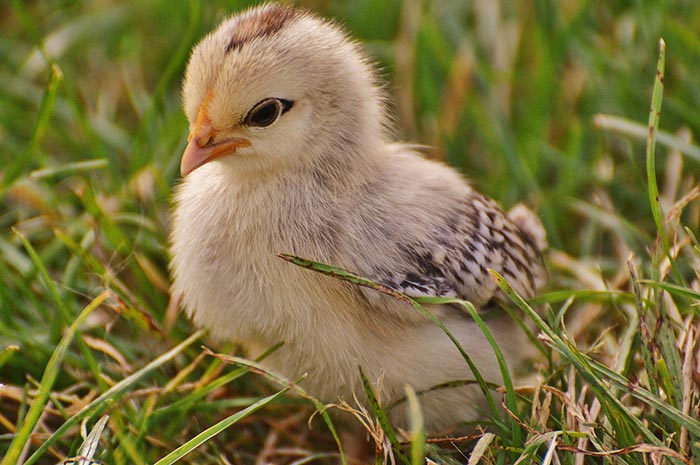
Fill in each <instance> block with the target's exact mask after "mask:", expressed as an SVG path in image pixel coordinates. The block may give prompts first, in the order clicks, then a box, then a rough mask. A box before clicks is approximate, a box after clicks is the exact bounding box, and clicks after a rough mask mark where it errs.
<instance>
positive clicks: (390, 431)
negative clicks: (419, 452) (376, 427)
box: [360, 367, 410, 465]
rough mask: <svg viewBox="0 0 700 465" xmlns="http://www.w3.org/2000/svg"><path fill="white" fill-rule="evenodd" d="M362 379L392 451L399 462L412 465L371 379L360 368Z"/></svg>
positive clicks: (373, 411)
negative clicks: (402, 449)
mask: <svg viewBox="0 0 700 465" xmlns="http://www.w3.org/2000/svg"><path fill="white" fill-rule="evenodd" d="M360 378H362V387H363V388H364V390H365V394H367V400H368V402H369V407H370V409H371V410H372V413H374V416H375V417H376V418H377V421H378V422H379V424H380V425H381V427H382V430H383V431H384V434H386V437H387V439H389V443H390V444H391V447H392V449H394V452H395V453H396V455H398V456H399V460H401V462H402V463H404V464H405V465H410V464H409V462H408V458H406V456H405V455H404V453H403V452H401V445H400V444H399V438H398V437H397V436H396V432H395V431H394V428H392V426H391V423H390V422H389V417H387V416H386V412H384V409H383V408H382V406H381V405H380V404H379V399H377V395H376V394H375V392H374V389H372V383H370V381H369V379H367V376H365V373H364V372H363V371H362V367H360Z"/></svg>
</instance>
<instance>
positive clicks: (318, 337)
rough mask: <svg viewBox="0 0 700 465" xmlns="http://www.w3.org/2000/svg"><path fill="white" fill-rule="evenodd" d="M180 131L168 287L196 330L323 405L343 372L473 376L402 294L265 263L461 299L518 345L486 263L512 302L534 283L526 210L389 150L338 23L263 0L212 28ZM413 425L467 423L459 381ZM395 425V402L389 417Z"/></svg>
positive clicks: (346, 390)
mask: <svg viewBox="0 0 700 465" xmlns="http://www.w3.org/2000/svg"><path fill="white" fill-rule="evenodd" d="M183 100H184V109H185V112H186V114H187V118H188V120H189V123H190V134H189V138H188V144H187V147H186V149H185V151H184V154H183V156H182V161H181V172H182V175H183V180H182V183H181V184H180V185H179V186H178V188H177V190H176V194H175V209H174V213H173V218H172V233H171V249H170V252H171V257H172V260H171V272H172V276H173V286H172V290H173V292H174V293H176V294H181V295H182V301H183V305H184V308H185V309H186V311H187V313H188V315H189V316H190V317H191V318H192V320H193V321H194V323H195V324H196V325H198V326H203V327H205V328H208V329H209V331H210V334H211V335H212V336H213V337H215V338H217V339H219V340H222V341H238V342H240V343H241V344H243V345H244V347H246V348H247V350H248V353H249V355H250V356H256V355H257V354H259V353H261V352H262V351H264V350H265V349H267V348H269V347H270V346H272V345H274V344H276V343H279V342H284V346H283V347H282V348H281V349H279V350H278V351H277V352H276V353H275V354H274V355H272V356H271V357H269V358H267V359H266V360H265V361H264V363H265V364H267V366H269V367H270V368H272V369H275V370H277V371H279V372H281V373H283V374H284V375H286V376H288V377H289V378H290V379H297V378H298V377H299V376H300V375H302V374H305V373H306V374H308V376H307V378H306V379H305V380H304V381H303V386H304V387H305V389H307V390H308V391H309V392H310V393H311V394H312V395H314V396H317V397H318V398H320V399H322V400H324V401H328V402H334V401H337V400H338V399H345V400H347V401H352V399H353V394H356V395H358V397H359V398H362V392H363V389H362V387H361V380H360V376H359V370H358V367H362V369H363V371H364V373H365V374H366V375H367V377H368V378H369V379H370V380H373V381H376V380H378V379H380V378H382V379H383V381H382V391H381V394H382V398H383V401H384V403H385V404H386V405H388V404H390V403H392V402H394V401H396V400H398V399H400V398H402V397H403V396H404V395H405V390H404V386H405V385H410V386H412V387H413V388H414V389H415V390H417V391H421V390H426V389H429V388H431V387H433V386H435V385H438V384H441V383H445V382H447V381H452V380H458V379H473V374H472V373H471V372H470V370H469V369H468V367H467V365H466V363H465V362H464V360H463V359H462V357H461V356H460V354H459V353H458V351H457V349H456V348H455V346H454V344H453V343H452V342H451V341H450V340H449V339H448V338H447V336H445V334H444V333H443V332H442V330H440V329H439V328H438V327H437V326H436V325H435V324H433V323H431V322H430V321H428V320H427V319H426V318H425V317H424V316H422V315H421V314H419V313H418V312H417V311H416V310H414V309H413V308H411V307H410V306H408V305H407V304H406V303H404V302H401V301H399V300H396V299H393V298H390V297H388V296H385V295H383V294H379V293H376V292H374V291H368V290H365V289H362V288H358V287H355V286H352V285H350V284H348V283H345V282H341V281H338V280H335V279H333V278H330V277H327V276H323V275H320V274H317V273H314V272H311V271H308V270H304V269H302V268H299V267H296V266H294V265H291V264H289V263H287V262H284V261H282V260H280V259H279V258H278V257H277V254H278V253H290V254H294V255H298V256H302V257H305V258H308V259H311V260H315V261H320V262H324V263H329V264H333V265H336V266H338V267H341V268H344V269H347V270H350V271H353V272H355V273H357V274H358V275H361V276H364V277H367V278H370V279H372V280H374V281H376V282H378V283H381V284H383V285H386V286H388V287H390V288H392V289H395V290H397V291H400V292H404V293H406V294H408V295H410V296H446V297H459V298H462V299H466V300H469V301H471V302H472V303H473V304H474V305H475V306H476V307H477V308H479V309H482V311H484V312H485V313H487V314H488V315H487V317H488V318H487V319H488V324H489V327H490V329H491V331H492V332H493V334H494V336H495V337H496V339H497V341H498V342H499V344H500V346H501V348H502V349H503V351H504V352H505V354H506V357H507V358H508V359H509V360H510V361H511V363H517V361H518V359H519V358H520V356H521V354H522V353H523V344H524V342H523V341H524V338H523V337H522V336H521V335H520V332H519V331H518V329H517V328H516V326H515V325H514V324H513V323H512V321H511V320H510V319H509V318H508V317H506V316H504V315H503V312H501V311H500V310H499V309H498V302H499V301H504V300H505V297H504V296H503V295H502V294H501V293H500V291H499V290H498V288H497V286H496V284H495V283H494V282H493V280H492V279H491V278H490V276H489V274H488V272H487V269H489V268H492V269H495V270H497V271H499V272H500V273H501V274H503V275H504V276H505V277H506V279H508V280H509V281H510V282H511V284H512V285H513V286H514V287H515V289H516V290H517V291H518V292H519V293H520V294H521V295H523V296H525V297H531V296H533V295H534V294H535V293H536V292H537V291H538V289H540V288H541V287H542V285H543V284H544V282H545V278H546V273H545V269H544V266H543V263H542V259H541V251H542V250H543V249H544V248H545V246H546V240H545V235H544V231H543V229H542V226H541V224H540V223H539V220H538V219H537V218H536V217H535V216H534V214H532V213H531V212H530V211H529V210H527V209H526V208H525V207H522V206H519V207H517V208H516V209H515V210H514V211H512V214H506V213H504V212H503V210H501V208H500V207H499V206H498V205H497V204H496V203H495V202H494V201H493V200H491V199H489V198H487V197H485V196H484V195H482V194H480V193H478V192H477V191H476V190H474V189H473V188H472V187H471V186H470V185H469V184H468V183H467V182H466V181H465V180H464V179H463V178H462V177H461V176H460V175H459V174H458V173H457V172H456V171H455V170H453V169H451V168H449V167H447V166H445V165H444V164H442V163H438V162H435V161H430V160H427V159H424V158H422V157H421V156H420V155H419V154H418V153H416V152H415V151H414V150H413V149H412V148H411V146H409V145H405V144H400V143H395V142H393V141H392V138H391V131H390V128H389V124H388V121H389V120H388V117H387V110H386V107H387V105H386V101H385V96H384V95H383V93H382V90H381V84H380V83H379V82H378V79H377V77H376V74H375V70H374V68H373V66H372V64H371V62H370V60H368V58H367V57H366V55H365V54H364V52H363V51H362V50H361V49H360V47H359V45H358V44H357V43H355V42H353V41H352V40H350V39H349V38H348V36H347V35H346V33H345V32H344V31H343V30H342V29H341V28H340V27H339V26H338V25H336V24H334V23H332V22H329V21H326V20H324V19H321V18H319V17H317V16H315V15H314V14H312V13H309V12H306V11H304V10H300V9H296V8H291V7H286V6H279V5H275V4H267V5H264V6H260V7H256V8H252V9H250V10H247V11H245V12H242V13H240V14H237V15H235V16H233V17H231V18H229V19H227V20H226V21H224V22H223V23H222V24H221V25H220V26H219V27H218V29H216V30H215V31H213V32H212V33H210V34H209V35H207V36H206V37H205V38H204V39H202V41H201V42H200V43H199V44H198V45H197V46H196V47H195V48H194V50H193V52H192V56H191V58H190V61H189V64H188V66H187V71H186V74H185V79H184V85H183ZM431 310H432V311H433V312H434V313H435V314H436V315H437V316H438V317H439V318H440V319H441V320H442V321H443V322H444V324H445V325H446V326H447V327H448V328H450V330H451V331H452V332H453V333H454V334H455V336H456V337H457V338H458V339H459V341H460V342H461V344H462V346H463V347H464V348H465V349H466V350H467V351H468V352H469V355H470V356H471V358H472V359H473V360H474V361H475V363H476V364H477V366H478V367H479V368H480V371H481V373H482V374H483V375H484V377H485V378H486V379H487V380H489V381H494V382H500V381H501V377H500V372H499V370H498V368H497V364H496V361H495V357H494V355H493V351H492V349H491V347H490V345H489V344H488V343H487V341H486V340H485V338H484V336H483V334H482V332H481V331H480V330H479V329H478V328H477V326H476V325H475V324H474V323H473V322H472V321H471V319H470V318H469V316H468V315H466V314H465V313H464V312H462V311H460V310H459V309H458V308H455V307H450V306H435V307H432V308H431ZM420 399H421V404H422V409H423V414H424V417H425V422H426V428H427V430H428V431H429V432H432V433H438V432H444V431H447V430H449V429H451V428H453V427H454V426H455V425H458V424H459V423H460V422H462V421H465V420H474V419H475V418H476V417H477V416H478V415H479V412H480V409H481V407H482V405H483V394H482V393H481V392H480V391H479V390H478V388H475V387H474V386H468V387H464V386H463V387H459V388H452V389H440V390H436V391H434V392H431V393H429V394H426V395H423V396H421V398H420ZM390 415H391V418H392V421H394V422H395V423H396V424H397V425H398V426H405V424H406V420H407V419H406V413H405V407H397V408H394V409H391V411H390Z"/></svg>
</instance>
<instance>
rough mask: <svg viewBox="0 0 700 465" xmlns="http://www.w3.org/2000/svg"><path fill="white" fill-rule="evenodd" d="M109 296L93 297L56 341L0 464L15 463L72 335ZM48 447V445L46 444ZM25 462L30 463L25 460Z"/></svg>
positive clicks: (42, 405)
mask: <svg viewBox="0 0 700 465" xmlns="http://www.w3.org/2000/svg"><path fill="white" fill-rule="evenodd" d="M108 296H109V291H104V292H102V293H101V294H100V295H98V296H97V297H95V299H93V301H92V302H90V304H89V305H88V306H87V307H85V309H84V310H83V311H82V312H81V313H80V315H78V318H76V319H75V321H73V324H71V325H70V327H69V328H68V331H66V333H65V334H64V335H63V338H62V339H61V342H59V343H58V346H57V347H56V350H54V352H53V354H51V358H50V359H49V361H48V363H47V364H46V369H45V370H44V375H43V376H42V377H41V383H40V384H39V392H38V393H37V395H36V397H34V399H33V401H32V406H31V407H30V408H29V411H28V412H27V416H26V417H25V418H24V421H23V422H22V425H21V426H20V427H19V430H18V431H17V434H16V435H15V437H14V439H13V440H12V443H10V447H9V448H8V449H7V453H6V454H5V458H4V459H3V460H2V462H0V465H15V464H16V463H17V461H18V460H19V457H20V454H21V453H22V450H23V449H24V448H25V446H26V444H27V442H28V441H30V440H31V439H30V436H31V434H32V431H33V430H34V427H35V426H36V424H37V422H38V421H39V417H40V416H41V414H42V412H43V411H44V408H45V407H46V404H47V402H48V400H49V395H50V394H51V389H52V388H53V385H54V383H55V382H56V378H57V377H58V373H59V370H60V367H61V363H62V362H63V359H64V358H65V356H66V353H68V348H69V347H70V344H71V342H73V337H74V336H75V334H76V332H77V331H78V328H79V327H80V325H81V324H82V323H83V321H85V319H86V318H87V317H88V315H90V313H92V312H93V310H95V309H96V308H97V307H99V306H100V305H102V302H104V301H105V299H106V298H107V297H108ZM46 447H47V448H48V446H46ZM26 463H30V462H29V461H27V462H26Z"/></svg>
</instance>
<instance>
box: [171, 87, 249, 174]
mask: <svg viewBox="0 0 700 465" xmlns="http://www.w3.org/2000/svg"><path fill="white" fill-rule="evenodd" d="M213 97H214V92H213V91H212V90H210V91H209V92H207V94H206V95H205V96H204V99H203V100H202V105H201V106H200V107H199V112H198V113H197V119H196V120H195V123H194V128H192V131H190V134H189V135H188V136H187V147H185V151H184V152H183V154H182V158H181V160H180V173H181V174H182V176H187V175H188V174H190V173H191V172H192V171H194V170H196V169H197V168H199V167H200V166H202V165H205V164H207V163H209V162H210V161H212V160H216V159H217V158H221V157H223V156H225V155H230V154H232V153H234V152H235V151H236V149H238V148H239V147H248V146H250V141H249V140H248V139H245V138H242V137H229V138H226V139H224V140H220V141H218V142H215V141H216V136H217V135H218V133H219V132H218V131H217V130H216V128H214V126H213V125H212V122H211V119H210V118H209V114H208V111H209V103H210V102H211V99H212V98H213Z"/></svg>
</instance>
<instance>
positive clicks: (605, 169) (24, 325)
mask: <svg viewBox="0 0 700 465" xmlns="http://www.w3.org/2000/svg"><path fill="white" fill-rule="evenodd" d="M513 3H514V2H513ZM245 4H247V2H242V1H222V2H217V3H216V4H214V3H213V2H203V3H201V4H200V3H199V2H196V1H188V2H185V1H182V2H176V3H173V2H166V1H163V0H152V1H150V2H136V1H125V2H111V1H102V2H82V1H74V0H61V1H56V2H49V1H35V2H22V1H20V0H12V1H10V2H9V3H8V2H5V3H2V4H0V26H1V28H0V30H2V35H1V36H0V60H1V62H2V66H0V82H2V85H1V86H0V146H1V147H2V151H1V152H0V154H1V155H0V156H2V159H1V161H2V165H0V166H2V168H0V204H1V207H0V228H1V229H0V264H1V265H0V457H2V461H1V462H0V463H2V465H7V464H15V463H42V464H43V463H56V462H61V461H63V460H68V459H69V458H71V457H73V458H75V457H77V456H79V455H88V456H89V457H94V458H97V459H99V460H101V461H102V462H104V463H110V464H126V463H129V464H131V463H133V464H148V463H156V462H158V461H159V460H160V462H158V463H172V462H173V461H174V460H175V458H174V457H176V456H177V457H180V456H181V457H182V459H181V461H186V462H188V463H221V462H224V463H264V462H274V463H313V462H320V463H330V462H335V461H337V459H338V442H337V439H336V436H335V427H334V425H333V421H334V420H333V417H332V416H328V415H325V417H324V416H323V415H316V416H314V419H313V420H312V421H311V426H312V428H308V427H307V426H306V423H307V420H308V419H309V417H310V416H311V414H312V413H313V412H314V410H315V409H316V408H317V407H319V404H318V403H317V402H314V400H313V399H308V396H306V398H305V397H304V392H303V391H301V390H300V389H301V388H300V387H299V386H297V385H296V384H295V383H293V382H296V381H297V380H284V379H280V377H279V376H277V375H276V374H274V373H270V372H268V371H266V370H264V369H262V368H261V367H260V366H259V365H257V364H256V363H252V362H248V361H245V360H243V359H240V358H237V357H227V356H214V355H211V354H210V353H209V352H206V351H203V350H202V348H201V346H202V345H210V344H209V343H208V342H207V339H206V336H204V335H203V334H202V333H198V332H197V333H195V332H194V330H193V329H192V328H191V327H190V325H189V323H188V322H187V321H186V320H185V319H184V318H183V316H182V315H180V314H179V313H178V311H177V302H174V301H172V299H171V298H170V296H169V294H168V274H167V231H168V211H169V205H170V204H169V198H170V194H171V191H172V187H173V186H174V185H175V184H176V182H177V177H178V164H179V155H180V153H181V152H182V149H183V148H184V142H185V137H186V133H187V126H186V122H185V119H184V116H183V115H182V112H181V110H180V107H179V83H180V79H181V76H182V72H183V68H184V66H185V63H186V60H187V58H188V53H189V50H190V49H191V47H192V45H193V43H194V42H195V41H196V40H197V39H198V38H200V37H201V36H202V35H203V34H204V33H206V31H208V30H210V29H211V28H212V27H213V26H214V25H215V24H216V23H217V22H218V21H220V20H221V19H222V18H223V17H224V16H225V15H227V14H229V13H231V12H234V11H237V10H239V9H240V8H242V7H243V6H244V5H245ZM304 4H305V5H307V6H308V7H310V8H313V9H315V10H318V11H319V12H321V13H323V14H325V15H328V16H332V17H335V18H337V19H338V21H339V22H341V23H343V24H346V25H347V26H348V28H349V29H350V31H351V32H352V33H353V34H354V35H355V36H356V37H358V38H359V39H360V40H362V41H363V42H364V43H365V45H366V47H367V48H368V50H369V51H370V52H371V53H372V55H373V56H374V57H375V59H376V60H377V62H378V64H379V65H380V67H381V69H382V73H383V74H384V75H385V77H386V78H387V80H389V81H390V82H391V83H392V85H391V86H390V87H389V89H390V91H391V93H392V97H393V100H394V102H395V105H394V108H393V112H394V114H395V115H396V118H397V120H398V122H399V123H400V125H401V128H402V138H404V139H409V140H415V141H420V142H424V143H429V144H431V145H432V146H433V147H434V150H433V151H432V153H431V156H433V157H436V158H441V159H443V160H445V161H447V162H449V163H450V164H452V165H454V166H456V167H458V168H460V169H462V170H463V172H464V173H465V174H466V175H467V176H468V177H469V178H471V179H472V180H473V181H474V183H475V184H476V185H477V186H478V188H479V189H480V190H482V191H484V192H485V193H487V194H489V195H491V196H493V197H494V198H496V199H498V200H499V201H500V202H501V203H502V204H503V205H504V206H506V207H510V206H511V205H513V204H515V203H517V202H519V201H526V202H527V203H529V204H530V205H532V206H533V207H535V208H537V209H538V211H539V212H540V214H541V216H542V218H543V221H544V222H545V225H546V228H547V232H548V235H549V240H550V244H551V246H552V247H551V250H550V251H549V252H548V255H547V261H548V266H549V270H550V277H551V286H550V292H548V293H546V294H545V295H543V296H541V297H539V298H538V299H536V301H534V302H531V303H530V304H535V303H536V304H538V306H539V307H540V308H541V309H542V311H540V312H539V313H536V312H534V311H532V309H531V307H530V306H529V305H528V304H527V303H525V302H523V301H522V300H520V299H519V298H518V297H517V296H515V295H513V296H512V297H513V300H514V308H515V307H520V310H521V311H522V312H523V314H524V315H526V316H525V319H526V320H527V321H528V324H529V325H531V326H534V327H535V328H536V332H535V336H536V337H535V340H534V341H533V343H535V344H536V345H537V346H538V347H539V349H540V351H541V352H542V359H543V360H544V361H543V363H541V364H540V366H538V367H537V373H538V381H537V382H527V383H518V381H517V380H515V381H514V382H513V385H510V386H507V387H505V388H502V389H501V390H500V392H498V391H493V390H491V389H490V385H488V380H481V382H482V385H483V386H484V390H485V391H486V392H488V393H489V394H490V395H491V396H492V398H493V402H494V403H500V402H501V400H502V399H503V402H505V405H506V407H507V409H506V410H505V411H498V410H497V409H494V412H497V413H493V418H492V420H491V422H490V423H489V425H490V427H491V429H490V432H486V433H483V434H475V435H474V436H470V437H468V438H452V439H449V440H446V439H444V438H429V437H428V438H425V436H424V434H423V433H422V429H421V420H420V418H421V416H420V411H419V409H418V408H417V407H416V402H415V398H416V396H418V397H419V396H420V393H413V392H411V391H408V392H407V402H406V403H407V405H409V406H410V408H411V409H412V410H411V411H412V412H413V415H412V419H413V423H412V429H411V431H410V432H408V433H407V437H403V436H402V434H401V432H397V431H392V430H391V428H390V426H388V424H386V422H384V421H380V420H381V419H382V415H383V412H382V409H383V407H381V405H380V403H379V401H378V402H377V404H376V405H375V406H374V408H373V410H372V411H358V410H355V411H354V412H352V413H354V414H355V416H356V417H357V418H358V421H359V420H361V421H363V422H364V424H365V425H366V427H367V428H368V430H370V436H371V437H372V438H373V439H375V440H376V441H377V443H378V444H377V457H378V458H377V461H378V462H381V461H382V460H384V459H385V458H388V457H394V459H395V460H398V461H400V462H401V461H405V462H406V463H412V464H418V463H423V461H422V459H423V457H430V458H431V459H432V460H434V461H436V462H438V463H465V462H467V460H468V459H467V458H466V456H469V454H470V453H471V456H470V458H469V460H470V462H469V463H470V464H475V463H482V464H506V463H507V464H510V463H546V464H549V463H554V464H558V463H561V464H565V465H582V464H607V463H611V464H613V463H614V464H629V465H637V464H639V465H641V464H648V463H672V464H681V463H689V464H690V463H697V461H698V460H700V426H699V423H698V418H700V411H699V410H700V400H699V399H700V397H699V394H698V390H699V387H700V343H698V339H699V338H700V311H699V310H698V303H699V302H700V284H698V283H699V282H700V242H699V241H700V238H699V237H698V235H699V234H700V203H699V202H698V196H700V189H698V187H697V186H698V178H699V177H700V147H699V146H698V145H697V143H695V142H694V140H693V138H694V137H695V138H697V137H698V134H700V113H698V111H697V108H700V87H698V84H697V78H696V77H697V76H698V75H700V39H698V37H697V31H698V30H700V10H698V9H697V8H696V7H695V5H694V4H693V2H685V1H681V0H675V1H669V2H648V1H639V2H591V1H586V0H570V1H566V2H547V1H539V0H538V1H532V2H521V3H520V4H518V5H514V4H511V2H501V3H498V2H480V1H475V2H464V1H461V0H460V1H457V0H441V1H437V0H436V1H433V2H418V1H410V0H405V1H403V2H400V1H398V0H391V1H388V2H382V1H379V0H362V1H358V2H341V1H340V0H333V1H327V2H318V1H317V2H310V1H309V2H305V3H304ZM661 37H663V38H664V40H665V55H663V54H662V53H660V49H659V38H661ZM660 57H664V58H665V60H660ZM657 68H658V71H657ZM655 75H656V76H658V77H660V76H663V77H664V79H663V81H661V79H659V78H656V79H655ZM662 84H663V86H662ZM650 107H651V108H652V112H651V114H650V113H649V108H650ZM649 128H652V130H651V131H650V130H649ZM281 252H283V251H281ZM306 265H308V266H311V267H317V268H318V267H319V266H318V265H316V264H308V263H307V264H306ZM321 268H323V267H321ZM321 271H325V272H334V273H338V271H337V270H333V269H329V268H324V269H322V270H321ZM345 277H346V278H347V276H345ZM495 279H499V278H498V277H497V276H495ZM364 284H366V285H367V284H369V285H371V283H364ZM501 285H502V286H503V287H504V289H505V290H508V286H507V283H504V282H501ZM398 297H399V298H400V297H401V296H398ZM412 303H413V304H414V306H415V307H416V309H417V311H420V309H421V308H422V306H421V303H420V302H412ZM467 310H468V308H467ZM514 315H515V314H514ZM475 316H476V317H478V314H475ZM516 317H517V315H516ZM232 349H233V348H232V347H217V348H216V350H217V352H220V353H228V352H230V351H231V350H232ZM273 350H274V348H273ZM465 355H466V356H467V358H468V350H467V351H465ZM465 363H467V362H466V361H465ZM358 376H359V374H358ZM301 386H303V383H302V384H301ZM287 389H290V390H294V391H296V392H297V393H298V394H301V395H297V396H291V395H285V394H284V391H286V390H287ZM340 408H345V409H347V408H349V406H347V405H346V406H340ZM105 415H109V418H108V420H102V421H103V422H105V421H106V425H105V424H104V423H100V424H99V425H98V427H97V428H96V429H95V433H94V434H93V436H92V437H91V438H89V440H88V441H85V439H84V438H86V437H87V436H88V432H89V431H90V430H91V429H92V428H93V427H94V426H95V424H96V423H97V422H98V420H99V419H100V418H107V417H106V416H105ZM215 433H216V434H215ZM198 435H199V436H198ZM100 438H101V439H100ZM197 438H200V439H201V440H200V439H197ZM405 441H408V443H410V444H408V443H404V442H405ZM84 442H85V445H84V447H82V448H81V446H83V443H84ZM200 443H201V445H200ZM195 445H198V447H196V448H195V447H194V446H195ZM184 453H187V455H184ZM180 454H183V455H180ZM463 454H464V455H463ZM85 462H86V461H85V460H84V461H83V463H85ZM69 463H78V459H77V458H75V459H74V460H73V461H70V460H69Z"/></svg>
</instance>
